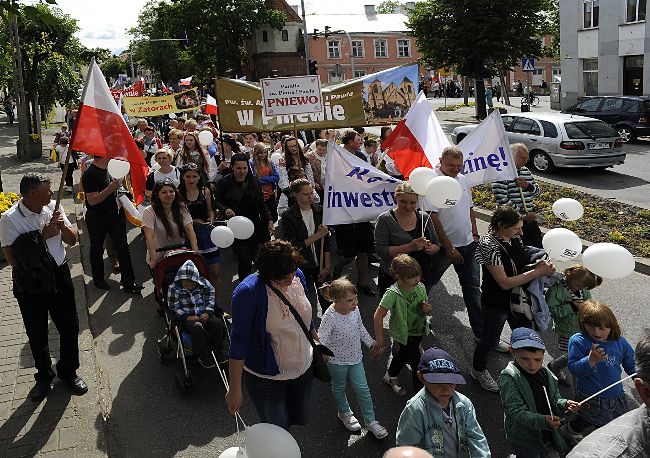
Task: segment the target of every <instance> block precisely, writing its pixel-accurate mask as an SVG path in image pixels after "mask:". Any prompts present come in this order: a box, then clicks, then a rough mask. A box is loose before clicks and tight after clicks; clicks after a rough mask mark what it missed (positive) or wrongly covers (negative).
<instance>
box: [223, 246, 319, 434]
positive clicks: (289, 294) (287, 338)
mask: <svg viewBox="0 0 650 458" xmlns="http://www.w3.org/2000/svg"><path fill="white" fill-rule="evenodd" d="M303 262H304V260H303V258H302V257H301V256H300V253H299V252H298V251H297V250H296V249H295V248H294V247H293V246H292V245H291V243H289V242H287V241H284V240H272V241H269V242H266V243H265V244H264V245H262V246H261V248H260V249H259V252H258V254H257V259H256V261H255V265H256V267H257V273H254V274H251V275H249V276H248V277H246V278H245V279H244V281H242V282H241V283H240V284H239V285H238V286H237V288H235V291H233V295H232V334H231V342H230V361H229V369H230V388H229V389H228V393H226V402H227V403H228V409H229V410H230V413H232V414H234V413H235V412H238V411H239V409H240V407H241V404H242V400H243V395H242V379H243V380H244V381H245V383H246V390H247V391H248V395H249V397H250V398H251V401H252V402H253V405H254V406H255V410H256V411H257V415H258V417H259V419H260V422H264V423H272V424H275V425H278V426H280V427H282V428H285V429H288V428H289V426H291V425H305V424H307V421H308V419H309V408H310V406H311V403H312V398H313V375H312V371H311V362H312V347H311V345H310V343H309V341H308V340H307V337H306V336H305V334H304V332H303V330H302V328H301V327H300V325H299V324H298V322H297V321H296V318H294V315H293V313H291V311H290V310H289V307H288V306H287V305H285V303H284V302H283V301H282V300H280V298H279V297H278V296H277V295H276V294H275V293H274V292H273V290H272V289H271V288H270V287H269V286H267V285H273V286H274V287H275V288H277V290H279V291H280V292H281V293H282V295H284V296H285V297H286V298H287V299H288V301H289V303H291V305H292V306H293V308H294V309H295V310H296V311H297V312H298V314H299V316H300V317H301V319H302V321H303V322H304V324H305V326H307V327H309V329H310V330H311V332H312V333H313V334H314V337H315V338H316V337H317V336H316V335H315V332H314V330H313V323H312V322H311V316H312V310H311V304H310V303H309V299H307V284H306V282H305V277H304V275H303V273H302V272H301V271H300V270H299V269H298V265H300V264H302V263H303Z"/></svg>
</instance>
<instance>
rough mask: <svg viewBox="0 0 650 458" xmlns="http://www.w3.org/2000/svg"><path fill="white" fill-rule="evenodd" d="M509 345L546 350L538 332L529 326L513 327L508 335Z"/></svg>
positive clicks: (515, 347)
mask: <svg viewBox="0 0 650 458" xmlns="http://www.w3.org/2000/svg"><path fill="white" fill-rule="evenodd" d="M510 346H511V347H512V348H514V349H517V348H526V347H532V348H539V349H540V350H546V346H545V345H544V341H543V340H542V338H541V337H540V336H539V334H537V332H535V331H533V330H532V329H529V328H516V329H513V331H512V335H511V336H510Z"/></svg>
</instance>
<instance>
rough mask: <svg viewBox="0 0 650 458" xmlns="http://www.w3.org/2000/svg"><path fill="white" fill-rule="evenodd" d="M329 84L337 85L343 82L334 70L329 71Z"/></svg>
mask: <svg viewBox="0 0 650 458" xmlns="http://www.w3.org/2000/svg"><path fill="white" fill-rule="evenodd" d="M329 75H330V83H339V82H341V81H343V75H340V74H339V73H338V72H337V71H336V70H331V71H330V72H329Z"/></svg>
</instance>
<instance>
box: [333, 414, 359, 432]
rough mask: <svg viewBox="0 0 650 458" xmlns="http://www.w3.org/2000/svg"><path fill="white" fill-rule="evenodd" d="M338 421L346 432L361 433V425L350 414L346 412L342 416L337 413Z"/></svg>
mask: <svg viewBox="0 0 650 458" xmlns="http://www.w3.org/2000/svg"><path fill="white" fill-rule="evenodd" d="M338 416H339V420H341V421H342V422H343V426H345V427H346V428H347V429H348V431H352V432H357V431H361V425H360V424H359V420H357V418H356V417H355V416H354V414H353V413H352V412H348V413H345V414H342V413H341V412H339V413H338Z"/></svg>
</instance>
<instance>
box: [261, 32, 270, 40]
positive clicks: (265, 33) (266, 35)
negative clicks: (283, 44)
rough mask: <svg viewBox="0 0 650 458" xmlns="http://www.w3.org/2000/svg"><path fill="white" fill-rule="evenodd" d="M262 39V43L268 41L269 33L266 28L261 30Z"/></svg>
mask: <svg viewBox="0 0 650 458" xmlns="http://www.w3.org/2000/svg"><path fill="white" fill-rule="evenodd" d="M262 41H263V42H264V43H268V41H269V33H268V32H267V31H266V30H262Z"/></svg>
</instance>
